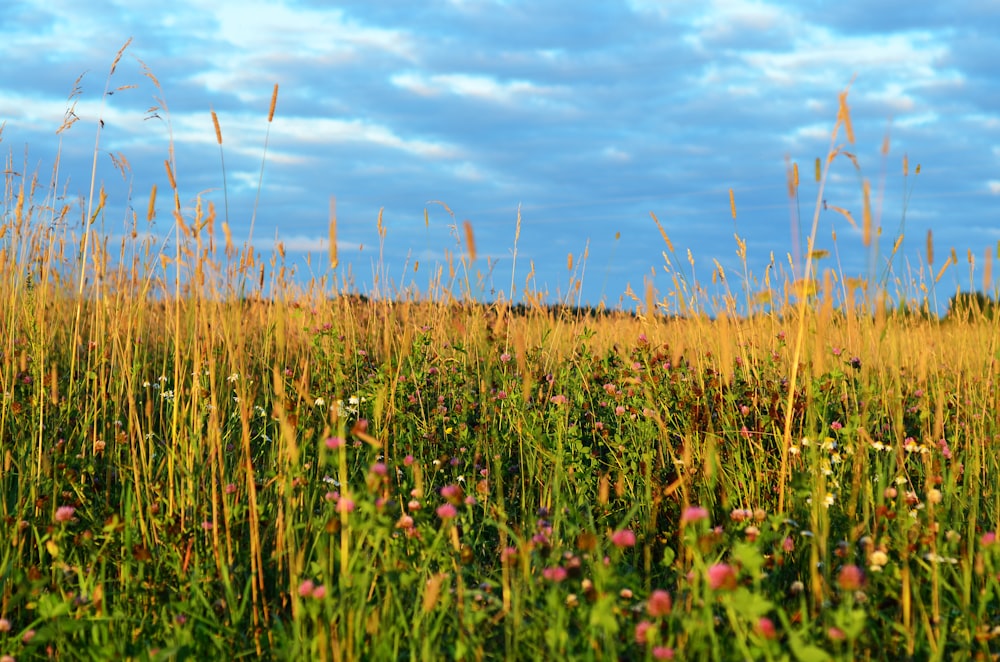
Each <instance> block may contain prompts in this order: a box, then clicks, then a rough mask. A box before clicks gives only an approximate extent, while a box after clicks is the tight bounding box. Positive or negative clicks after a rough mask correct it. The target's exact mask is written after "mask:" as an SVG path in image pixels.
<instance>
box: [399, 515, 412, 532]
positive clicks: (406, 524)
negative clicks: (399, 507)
mask: <svg viewBox="0 0 1000 662" xmlns="http://www.w3.org/2000/svg"><path fill="white" fill-rule="evenodd" d="M396 528H397V529H412V528H413V518H412V517H410V516H409V515H402V516H400V518H399V519H398V520H396Z"/></svg>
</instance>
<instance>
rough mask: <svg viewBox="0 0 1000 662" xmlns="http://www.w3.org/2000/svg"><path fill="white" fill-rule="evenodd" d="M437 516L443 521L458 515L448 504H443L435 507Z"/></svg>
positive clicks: (453, 507)
mask: <svg viewBox="0 0 1000 662" xmlns="http://www.w3.org/2000/svg"><path fill="white" fill-rule="evenodd" d="M435 512H436V513H437V516H438V517H440V518H441V519H443V520H449V519H452V518H453V517H455V516H456V515H458V510H457V509H456V508H455V506H453V505H451V504H450V503H445V504H442V505H440V506H438V507H437V510H436V511H435Z"/></svg>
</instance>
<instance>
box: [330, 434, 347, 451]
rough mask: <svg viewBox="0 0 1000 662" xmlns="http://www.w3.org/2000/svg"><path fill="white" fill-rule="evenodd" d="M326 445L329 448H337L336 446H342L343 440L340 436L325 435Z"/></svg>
mask: <svg viewBox="0 0 1000 662" xmlns="http://www.w3.org/2000/svg"><path fill="white" fill-rule="evenodd" d="M326 447H327V448H329V449H330V450H332V451H333V450H337V449H338V448H343V447H344V440H343V439H342V438H340V437H327V438H326Z"/></svg>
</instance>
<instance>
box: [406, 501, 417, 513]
mask: <svg viewBox="0 0 1000 662" xmlns="http://www.w3.org/2000/svg"><path fill="white" fill-rule="evenodd" d="M406 509H407V510H409V511H410V512H415V511H417V510H420V502H419V501H417V500H416V499H411V500H410V501H409V503H407V504H406Z"/></svg>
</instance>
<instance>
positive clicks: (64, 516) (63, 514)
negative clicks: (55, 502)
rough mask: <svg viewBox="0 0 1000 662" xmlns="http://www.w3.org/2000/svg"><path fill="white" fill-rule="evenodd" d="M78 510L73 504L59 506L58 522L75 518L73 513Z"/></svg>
mask: <svg viewBox="0 0 1000 662" xmlns="http://www.w3.org/2000/svg"><path fill="white" fill-rule="evenodd" d="M75 512H76V508H74V507H73V506H59V507H58V508H56V521H57V522H68V521H70V520H71V519H73V513H75Z"/></svg>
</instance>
